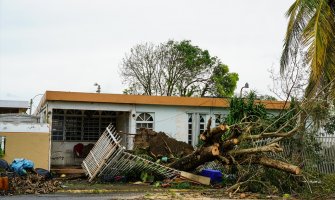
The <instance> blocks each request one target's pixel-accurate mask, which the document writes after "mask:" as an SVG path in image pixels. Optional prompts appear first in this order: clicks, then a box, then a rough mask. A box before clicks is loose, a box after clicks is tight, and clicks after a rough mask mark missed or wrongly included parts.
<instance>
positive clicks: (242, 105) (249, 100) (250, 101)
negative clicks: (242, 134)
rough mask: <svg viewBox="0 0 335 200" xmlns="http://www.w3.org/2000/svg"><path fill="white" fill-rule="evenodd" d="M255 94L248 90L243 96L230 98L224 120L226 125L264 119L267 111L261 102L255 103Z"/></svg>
mask: <svg viewBox="0 0 335 200" xmlns="http://www.w3.org/2000/svg"><path fill="white" fill-rule="evenodd" d="M255 99H256V94H255V93H254V92H250V93H249V94H248V96H247V97H246V98H245V99H244V98H238V97H233V98H232V99H231V100H230V106H229V114H228V115H227V118H226V120H225V123H227V124H228V125H232V124H237V123H241V122H255V121H257V120H258V119H263V120H266V119H267V118H268V117H269V115H270V114H269V113H268V112H267V110H266V109H265V106H264V105H263V104H259V103H255Z"/></svg>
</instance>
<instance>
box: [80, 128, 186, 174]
mask: <svg viewBox="0 0 335 200" xmlns="http://www.w3.org/2000/svg"><path fill="white" fill-rule="evenodd" d="M120 142H121V137H120V136H119V135H118V134H117V132H116V131H115V128H114V127H113V126H112V125H111V124H110V125H109V126H108V127H107V128H106V130H105V132H104V133H103V134H102V135H101V136H100V138H99V140H98V141H97V142H96V143H95V145H94V147H93V148H92V150H91V151H90V153H89V154H88V156H87V157H86V158H85V160H84V161H83V163H82V168H83V169H84V171H85V173H86V175H88V176H89V181H92V180H93V179H94V178H96V177H99V176H101V175H108V176H110V177H113V176H116V175H122V174H124V173H127V172H131V171H135V170H136V171H137V172H141V171H146V172H152V173H153V174H157V175H161V176H163V177H165V178H172V177H175V176H177V175H179V174H180V171H178V170H175V169H172V168H169V167H166V166H163V165H160V164H157V163H155V162H151V161H149V160H146V159H144V158H141V157H139V156H136V155H133V154H130V153H127V152H125V147H124V146H122V145H121V144H120Z"/></svg>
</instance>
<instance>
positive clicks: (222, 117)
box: [215, 114, 224, 126]
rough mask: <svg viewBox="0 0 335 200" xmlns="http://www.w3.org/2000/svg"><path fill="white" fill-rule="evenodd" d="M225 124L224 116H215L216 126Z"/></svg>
mask: <svg viewBox="0 0 335 200" xmlns="http://www.w3.org/2000/svg"><path fill="white" fill-rule="evenodd" d="M223 122H224V115H223V114H215V126H219V125H220V124H222V123H223Z"/></svg>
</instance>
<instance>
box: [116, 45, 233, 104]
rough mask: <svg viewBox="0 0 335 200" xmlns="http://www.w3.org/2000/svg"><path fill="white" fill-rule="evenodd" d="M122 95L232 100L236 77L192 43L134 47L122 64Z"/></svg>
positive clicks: (216, 59) (214, 58)
mask: <svg viewBox="0 0 335 200" xmlns="http://www.w3.org/2000/svg"><path fill="white" fill-rule="evenodd" d="M120 71H121V75H122V77H123V79H124V82H125V83H127V84H128V88H127V89H125V90H124V93H125V94H144V95H161V96H201V97H203V96H218V97H223V96H232V95H233V92H234V90H235V89H236V85H237V81H238V74H237V73H230V72H229V68H228V66H227V65H224V64H222V62H221V61H220V60H219V59H218V58H217V57H213V56H211V55H210V54H209V52H208V51H207V50H203V49H201V48H200V47H198V46H195V45H192V44H191V41H189V40H183V41H174V40H170V41H168V42H166V43H161V44H159V45H153V44H147V43H146V44H140V45H136V46H135V47H133V48H132V49H131V51H130V54H129V55H126V56H125V58H124V59H123V62H122V64H121V69H120Z"/></svg>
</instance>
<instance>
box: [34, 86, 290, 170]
mask: <svg viewBox="0 0 335 200" xmlns="http://www.w3.org/2000/svg"><path fill="white" fill-rule="evenodd" d="M262 103H263V104H264V105H265V106H266V108H267V109H269V110H273V111H276V110H280V109H282V108H283V106H284V103H283V102H280V101H262ZM228 107H229V102H228V100H227V99H223V98H197V97H167V96H143V95H123V94H102V93H81V92H58V91H46V92H45V94H44V96H43V98H42V100H41V102H40V104H39V107H38V109H37V111H36V112H37V113H36V114H38V115H40V117H41V121H44V122H47V123H49V124H50V125H51V141H52V143H51V144H52V145H51V146H52V147H51V164H52V165H74V164H79V163H80V162H81V160H80V159H77V158H75V156H74V153H73V147H74V145H76V144H78V143H82V144H84V145H87V144H89V143H94V142H95V141H96V140H97V139H98V138H99V135H100V134H101V133H102V132H103V131H104V130H105V128H106V126H107V125H108V124H109V123H113V124H114V126H115V127H116V129H117V131H119V132H123V133H131V134H135V133H136V132H137V130H139V128H141V127H145V128H148V129H152V130H154V131H163V132H165V133H167V134H168V135H170V136H171V137H174V138H175V139H177V140H180V141H184V142H187V143H189V144H192V145H195V144H197V143H198V135H199V133H200V132H202V131H203V130H204V129H205V127H206V123H207V121H208V119H209V118H210V117H212V120H213V121H212V126H215V125H217V124H219V123H220V122H221V120H222V119H223V117H224V116H225V115H227V113H228ZM123 136H124V137H123V138H124V141H125V144H126V145H127V147H128V148H132V136H130V135H127V134H123Z"/></svg>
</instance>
